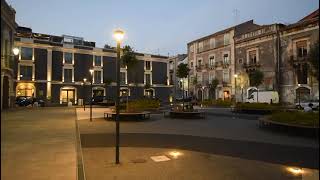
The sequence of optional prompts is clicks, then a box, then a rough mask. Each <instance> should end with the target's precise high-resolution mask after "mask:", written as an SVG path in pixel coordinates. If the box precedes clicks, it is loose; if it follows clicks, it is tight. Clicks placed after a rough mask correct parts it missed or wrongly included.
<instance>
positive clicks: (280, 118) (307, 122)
mask: <svg viewBox="0 0 320 180" xmlns="http://www.w3.org/2000/svg"><path fill="white" fill-rule="evenodd" d="M270 120H272V121H276V122H282V123H288V124H295V125H304V126H314V125H316V126H317V127H319V112H299V111H294V112H276V113H272V115H271V118H270Z"/></svg>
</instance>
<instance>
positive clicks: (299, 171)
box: [287, 167, 303, 176]
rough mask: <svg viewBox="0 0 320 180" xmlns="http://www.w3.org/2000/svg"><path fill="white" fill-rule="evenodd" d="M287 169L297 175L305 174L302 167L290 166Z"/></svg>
mask: <svg viewBox="0 0 320 180" xmlns="http://www.w3.org/2000/svg"><path fill="white" fill-rule="evenodd" d="M287 170H288V171H289V172H291V173H292V174H294V175H296V176H298V175H301V174H303V170H302V168H297V167H288V168H287Z"/></svg>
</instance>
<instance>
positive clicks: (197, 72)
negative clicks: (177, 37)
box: [188, 20, 257, 100]
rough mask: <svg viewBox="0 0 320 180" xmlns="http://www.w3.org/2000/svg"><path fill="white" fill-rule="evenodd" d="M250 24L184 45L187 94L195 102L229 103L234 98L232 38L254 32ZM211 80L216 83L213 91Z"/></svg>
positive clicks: (252, 25) (231, 28)
mask: <svg viewBox="0 0 320 180" xmlns="http://www.w3.org/2000/svg"><path fill="white" fill-rule="evenodd" d="M256 26H257V25H256V24H254V23H253V21H252V20H251V21H248V22H245V23H242V24H239V25H237V26H234V27H230V28H228V29H225V30H222V31H219V32H216V33H214V34H211V35H209V36H206V37H203V38H200V39H197V40H194V41H192V42H190V43H188V60H189V68H190V69H191V71H190V83H189V84H190V93H191V95H192V96H195V97H196V98H197V99H198V100H204V99H218V98H219V99H224V100H226V99H231V98H232V97H233V95H234V80H233V76H234V72H235V70H234V67H235V64H234V63H235V61H234V60H235V52H234V50H235V48H234V45H235V43H234V38H233V37H234V36H236V35H237V34H240V33H243V32H246V31H248V30H251V29H254V28H256ZM213 79H217V80H218V81H219V85H218V86H217V88H216V89H215V90H213V89H212V88H209V87H210V84H211V82H212V80H213Z"/></svg>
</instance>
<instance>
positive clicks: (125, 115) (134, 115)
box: [103, 111, 150, 120]
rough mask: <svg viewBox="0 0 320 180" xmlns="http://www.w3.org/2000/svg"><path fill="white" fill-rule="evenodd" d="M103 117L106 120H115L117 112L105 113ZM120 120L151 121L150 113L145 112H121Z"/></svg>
mask: <svg viewBox="0 0 320 180" xmlns="http://www.w3.org/2000/svg"><path fill="white" fill-rule="evenodd" d="M103 117H104V119H106V120H110V119H113V120H115V117H116V112H104V113H103ZM119 119H120V120H123V119H135V120H141V119H142V120H146V119H150V112H147V111H143V112H120V113H119Z"/></svg>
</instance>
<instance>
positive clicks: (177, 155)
mask: <svg viewBox="0 0 320 180" xmlns="http://www.w3.org/2000/svg"><path fill="white" fill-rule="evenodd" d="M169 155H170V156H172V158H174V159H177V158H178V157H179V156H181V155H182V153H181V152H179V151H171V152H170V153H169Z"/></svg>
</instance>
